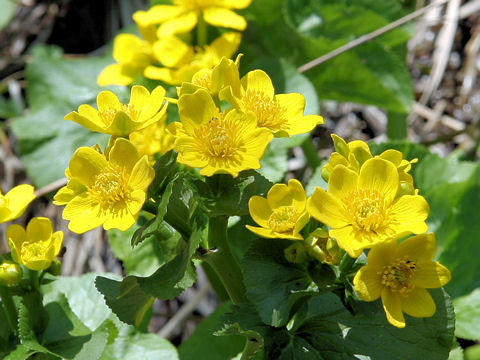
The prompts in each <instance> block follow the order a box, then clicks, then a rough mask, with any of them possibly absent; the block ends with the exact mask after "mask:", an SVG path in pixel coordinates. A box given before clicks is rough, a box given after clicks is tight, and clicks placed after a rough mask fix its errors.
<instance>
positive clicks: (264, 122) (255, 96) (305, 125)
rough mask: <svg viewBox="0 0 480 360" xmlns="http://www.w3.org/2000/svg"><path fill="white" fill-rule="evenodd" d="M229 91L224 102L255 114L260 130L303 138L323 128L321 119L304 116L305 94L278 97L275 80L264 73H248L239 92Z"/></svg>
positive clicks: (236, 89) (259, 71) (223, 96)
mask: <svg viewBox="0 0 480 360" xmlns="http://www.w3.org/2000/svg"><path fill="white" fill-rule="evenodd" d="M230 89H231V91H230V92H224V93H223V94H222V98H223V99H224V100H227V101H228V102H230V104H232V106H233V107H235V108H236V109H237V110H239V111H242V112H245V113H253V114H254V115H255V117H256V118H257V122H258V126H259V127H265V128H267V129H269V130H270V131H272V132H273V133H274V134H275V136H277V137H281V136H292V135H297V134H304V133H307V132H309V131H311V130H313V129H314V128H315V126H317V125H319V124H323V118H322V117H321V116H319V115H304V114H303V112H304V109H305V97H304V96H303V95H302V94H298V93H291V94H278V95H275V89H274V87H273V83H272V80H271V79H270V77H269V76H268V75H267V74H266V73H265V72H264V71H262V70H253V71H250V72H248V73H247V74H246V75H245V76H244V77H242V79H241V86H240V87H239V88H235V87H231V88H230Z"/></svg>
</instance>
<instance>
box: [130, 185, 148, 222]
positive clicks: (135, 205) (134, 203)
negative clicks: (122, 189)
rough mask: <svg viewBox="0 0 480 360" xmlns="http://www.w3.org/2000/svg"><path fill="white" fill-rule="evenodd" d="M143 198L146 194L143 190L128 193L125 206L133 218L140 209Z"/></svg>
mask: <svg viewBox="0 0 480 360" xmlns="http://www.w3.org/2000/svg"><path fill="white" fill-rule="evenodd" d="M145 198H146V194H145V191H143V190H135V191H134V192H132V193H131V194H130V199H129V200H128V201H127V208H128V211H129V212H130V214H132V216H133V217H134V218H135V219H136V218H137V216H138V213H139V212H140V210H142V207H143V203H144V202H145Z"/></svg>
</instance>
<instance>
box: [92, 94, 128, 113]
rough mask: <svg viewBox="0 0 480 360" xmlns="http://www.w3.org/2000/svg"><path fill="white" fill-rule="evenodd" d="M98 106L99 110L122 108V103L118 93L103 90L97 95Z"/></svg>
mask: <svg viewBox="0 0 480 360" xmlns="http://www.w3.org/2000/svg"><path fill="white" fill-rule="evenodd" d="M97 106H98V110H99V111H108V110H112V109H114V110H121V109H122V103H121V102H120V100H118V97H117V95H115V94H114V93H112V92H111V91H102V92H100V93H99V94H98V95H97Z"/></svg>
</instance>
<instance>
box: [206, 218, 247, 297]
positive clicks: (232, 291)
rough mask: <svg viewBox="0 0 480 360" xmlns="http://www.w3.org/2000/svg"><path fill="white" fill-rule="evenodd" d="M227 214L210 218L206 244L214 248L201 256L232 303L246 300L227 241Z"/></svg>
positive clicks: (238, 272)
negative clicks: (217, 278)
mask: <svg viewBox="0 0 480 360" xmlns="http://www.w3.org/2000/svg"><path fill="white" fill-rule="evenodd" d="M227 223H228V216H216V217H212V218H210V223H209V227H208V244H209V246H210V248H213V249H214V250H212V251H210V252H208V253H207V254H206V255H204V256H203V258H202V259H203V260H204V261H206V262H207V263H208V264H209V265H210V266H211V267H212V269H213V270H214V271H215V273H216V274H217V276H218V277H219V279H220V281H221V282H222V284H223V286H224V287H225V289H226V290H227V293H228V295H229V296H230V299H231V300H232V302H233V303H234V304H238V303H242V302H246V301H247V298H246V296H245V286H244V285H243V276H242V272H241V270H240V266H239V265H238V263H237V260H236V259H235V258H234V256H233V254H232V252H231V251H230V247H229V246H228V242H227Z"/></svg>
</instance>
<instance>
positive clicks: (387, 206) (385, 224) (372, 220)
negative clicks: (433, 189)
mask: <svg viewBox="0 0 480 360" xmlns="http://www.w3.org/2000/svg"><path fill="white" fill-rule="evenodd" d="M398 184H399V177H398V171H397V168H396V167H395V165H393V164H392V163H391V162H389V161H387V160H383V159H380V158H373V159H369V160H367V161H365V163H364V164H363V166H362V167H361V168H360V172H359V173H357V172H355V171H353V170H350V169H348V168H347V167H345V166H343V165H338V166H336V167H335V169H333V171H332V174H331V175H330V179H329V181H328V191H325V190H323V189H321V188H318V187H317V188H316V189H315V192H314V193H313V195H312V196H311V197H310V198H309V199H308V201H307V210H308V212H309V213H310V215H311V216H313V217H314V218H315V219H317V220H319V221H321V222H323V223H324V224H326V225H327V226H329V227H330V228H331V230H330V236H332V237H333V238H335V239H336V240H337V242H338V245H339V246H340V247H341V248H342V249H344V250H345V251H346V252H347V253H348V254H349V255H350V256H351V257H358V256H359V255H360V254H361V253H362V251H363V249H365V248H369V247H372V246H373V245H375V244H377V243H380V242H383V241H387V240H391V239H397V238H400V237H402V236H405V235H408V234H411V233H414V234H421V233H424V232H425V231H427V225H426V223H425V219H426V218H427V216H428V212H429V206H428V203H427V201H426V200H425V199H424V198H423V197H422V196H420V195H398V194H397V190H398Z"/></svg>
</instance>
